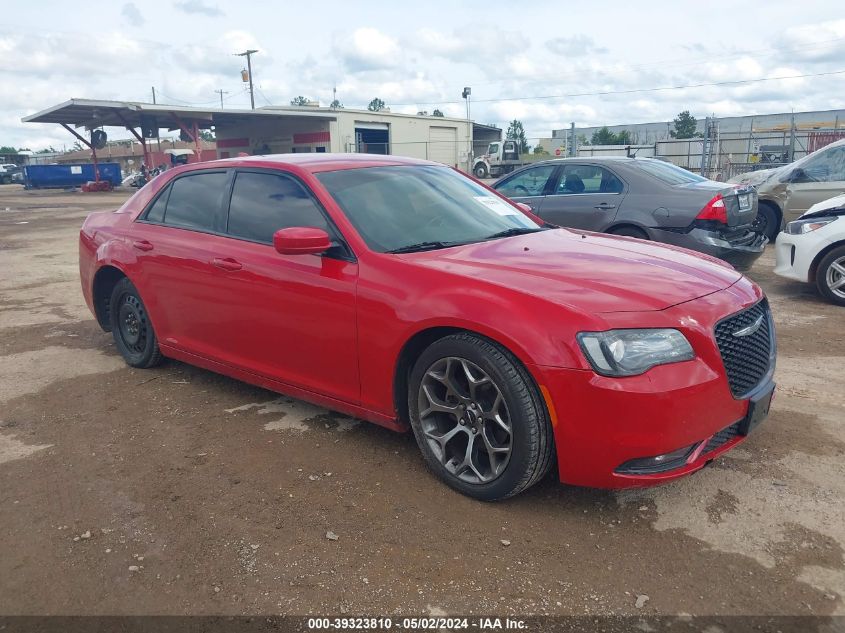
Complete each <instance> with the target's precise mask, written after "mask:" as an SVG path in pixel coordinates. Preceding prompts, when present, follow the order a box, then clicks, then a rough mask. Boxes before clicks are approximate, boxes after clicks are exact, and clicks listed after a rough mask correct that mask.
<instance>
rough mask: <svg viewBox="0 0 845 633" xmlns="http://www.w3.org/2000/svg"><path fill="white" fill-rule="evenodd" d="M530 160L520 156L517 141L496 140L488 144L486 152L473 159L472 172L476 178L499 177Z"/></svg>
mask: <svg viewBox="0 0 845 633" xmlns="http://www.w3.org/2000/svg"><path fill="white" fill-rule="evenodd" d="M529 162H532V161H527V160H521V159H520V158H519V146H518V144H517V142H516V141H495V142H494V143H490V145H488V146H487V153H486V154H484V155H482V156H479V157H477V158H476V159H475V160H474V161H472V173H473V174H474V175H475V177H476V178H490V177H498V176H501V175H502V174H507V173H509V172H512V171H513V170H514V169H516V168H517V167H522V166H523V165H527V164H528V163H529Z"/></svg>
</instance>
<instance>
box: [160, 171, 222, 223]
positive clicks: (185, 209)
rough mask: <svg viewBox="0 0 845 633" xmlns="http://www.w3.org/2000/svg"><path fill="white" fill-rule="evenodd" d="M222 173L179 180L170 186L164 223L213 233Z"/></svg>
mask: <svg viewBox="0 0 845 633" xmlns="http://www.w3.org/2000/svg"><path fill="white" fill-rule="evenodd" d="M228 178H229V176H228V174H226V172H222V171H221V172H214V173H210V174H193V175H190V176H182V177H181V178H177V179H176V180H174V181H173V184H171V185H170V196H169V197H168V199H167V209H166V211H165V213H164V223H165V224H169V225H172V226H181V227H185V228H189V229H199V230H202V231H214V230H217V228H218V227H217V217H218V215H219V212H220V203H221V196H222V195H223V192H224V191H226V181H227V180H228Z"/></svg>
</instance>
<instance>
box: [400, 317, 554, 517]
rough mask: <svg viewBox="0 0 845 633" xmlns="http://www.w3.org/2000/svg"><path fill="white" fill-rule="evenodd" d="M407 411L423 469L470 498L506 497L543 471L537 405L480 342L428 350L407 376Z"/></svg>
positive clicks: (443, 343)
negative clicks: (432, 472) (421, 457)
mask: <svg viewBox="0 0 845 633" xmlns="http://www.w3.org/2000/svg"><path fill="white" fill-rule="evenodd" d="M408 404H409V407H408V409H409V412H410V418H411V427H412V428H413V431H414V436H415V438H416V440H417V444H418V445H419V447H420V450H421V451H422V453H423V456H424V458H425V461H426V463H427V464H428V465H429V467H430V468H431V469H432V470H433V471H434V472H435V473H436V474H437V475H438V476H439V477H440V478H441V479H443V481H445V482H446V483H447V484H448V485H449V486H451V487H452V488H455V489H456V490H458V491H460V492H462V493H464V494H466V495H468V496H470V497H474V498H476V499H480V500H483V501H492V500H496V499H504V498H506V497H510V496H513V495H515V494H518V493H520V492H522V491H523V490H525V489H526V488H528V487H529V486H532V485H534V484H535V483H536V482H537V481H539V480H540V479H541V478H542V477H543V476H544V475H545V474H546V473H547V472H548V471H549V468H550V467H551V464H552V453H553V451H552V448H553V439H552V431H551V425H550V424H549V422H548V416H547V413H546V409H545V405H544V404H543V402H542V400H541V398H540V396H539V395H538V393H537V389H536V387H535V386H534V383H533V381H532V379H531V377H530V376H529V375H528V373H527V372H526V370H525V369H524V367H523V366H522V365H521V364H520V363H519V361H517V360H516V358H514V357H513V356H512V355H511V354H510V353H509V352H507V351H506V350H504V349H503V348H501V347H499V346H498V345H496V344H494V343H492V342H491V341H489V340H487V339H484V338H481V337H478V336H475V335H472V334H455V335H451V336H447V337H445V338H442V339H440V340H438V341H436V342H435V343H433V344H432V345H431V346H430V347H428V348H427V349H426V350H425V351H424V352H423V353H422V354H421V355H420V357H419V359H418V360H417V362H416V364H415V365H414V368H413V370H412V372H411V377H410V381H409V393H408Z"/></svg>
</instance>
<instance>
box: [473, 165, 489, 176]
mask: <svg viewBox="0 0 845 633" xmlns="http://www.w3.org/2000/svg"><path fill="white" fill-rule="evenodd" d="M473 173H474V174H475V177H476V178H487V175H488V174H487V166H486V165H484V163H481V164H480V165H476V166H475V169H474V170H473Z"/></svg>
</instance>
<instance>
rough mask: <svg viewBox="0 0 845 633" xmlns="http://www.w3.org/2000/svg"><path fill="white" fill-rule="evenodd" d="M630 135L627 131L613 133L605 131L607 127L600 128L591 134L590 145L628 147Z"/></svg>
mask: <svg viewBox="0 0 845 633" xmlns="http://www.w3.org/2000/svg"><path fill="white" fill-rule="evenodd" d="M630 144H631V133H630V132H629V131H628V130H622V131H621V132H618V133H615V132H611V131H610V130H608V129H607V126H605V127H603V128H600V129H598V130H596V131H595V132H593V136H592V138H590V145H630Z"/></svg>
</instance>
